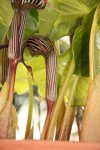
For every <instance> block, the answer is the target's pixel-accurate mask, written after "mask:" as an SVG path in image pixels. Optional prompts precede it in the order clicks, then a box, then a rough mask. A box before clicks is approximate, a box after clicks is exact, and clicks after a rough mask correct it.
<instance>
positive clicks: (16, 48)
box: [8, 8, 27, 59]
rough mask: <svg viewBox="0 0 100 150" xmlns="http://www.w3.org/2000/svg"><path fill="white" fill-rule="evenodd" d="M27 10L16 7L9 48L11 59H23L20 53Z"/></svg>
mask: <svg viewBox="0 0 100 150" xmlns="http://www.w3.org/2000/svg"><path fill="white" fill-rule="evenodd" d="M26 12H27V11H26V10H25V9H23V10H20V9H17V8H15V9H14V17H13V20H12V24H11V39H10V42H9V48H8V57H9V58H10V59H21V58H20V56H21V55H20V54H21V49H22V45H23V34H24V27H25V21H26Z"/></svg>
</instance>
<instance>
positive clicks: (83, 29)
mask: <svg viewBox="0 0 100 150" xmlns="http://www.w3.org/2000/svg"><path fill="white" fill-rule="evenodd" d="M93 16H94V10H93V11H92V12H90V13H89V14H88V15H87V16H86V17H85V18H84V20H83V23H82V25H81V26H80V27H79V28H78V29H77V30H76V31H75V34H74V39H73V43H72V49H73V52H74V58H75V64H76V66H75V67H76V68H75V72H76V73H77V74H81V75H82V76H88V75H89V38H90V31H91V25H92V21H93Z"/></svg>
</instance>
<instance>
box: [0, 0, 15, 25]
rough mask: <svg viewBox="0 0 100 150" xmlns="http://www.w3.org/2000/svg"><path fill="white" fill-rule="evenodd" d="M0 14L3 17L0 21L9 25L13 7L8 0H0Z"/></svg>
mask: <svg viewBox="0 0 100 150" xmlns="http://www.w3.org/2000/svg"><path fill="white" fill-rule="evenodd" d="M0 16H1V17H2V19H3V21H2V22H1V23H4V24H6V25H7V26H9V25H10V23H11V20H12V16H13V9H12V7H11V1H10V0H0ZM0 21H1V20H0Z"/></svg>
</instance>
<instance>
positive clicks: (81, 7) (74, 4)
mask: <svg viewBox="0 0 100 150" xmlns="http://www.w3.org/2000/svg"><path fill="white" fill-rule="evenodd" d="M60 9H61V11H62V12H63V13H64V14H65V15H72V16H73V15H75V16H80V17H82V16H84V15H86V14H87V13H89V8H88V7H87V6H86V5H85V4H84V3H83V2H82V1H81V0H74V1H73V0H67V1H66V0H60Z"/></svg>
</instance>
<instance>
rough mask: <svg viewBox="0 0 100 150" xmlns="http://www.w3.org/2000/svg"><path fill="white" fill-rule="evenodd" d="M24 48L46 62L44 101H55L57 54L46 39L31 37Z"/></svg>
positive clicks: (51, 43) (52, 45)
mask: <svg viewBox="0 0 100 150" xmlns="http://www.w3.org/2000/svg"><path fill="white" fill-rule="evenodd" d="M24 47H27V48H28V49H29V51H30V53H31V55H32V56H34V55H43V56H44V58H45V62H46V99H48V100H54V101H55V100H56V97H57V54H56V49H55V46H54V44H53V42H51V41H50V40H49V39H48V38H47V37H43V36H33V37H31V38H29V39H28V40H27V41H26V42H25V43H24Z"/></svg>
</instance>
